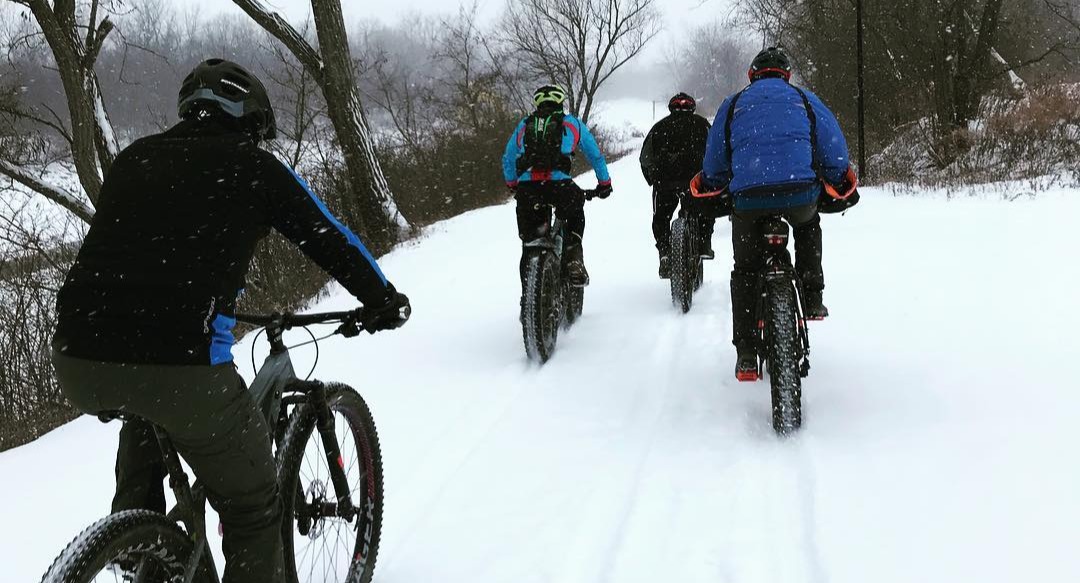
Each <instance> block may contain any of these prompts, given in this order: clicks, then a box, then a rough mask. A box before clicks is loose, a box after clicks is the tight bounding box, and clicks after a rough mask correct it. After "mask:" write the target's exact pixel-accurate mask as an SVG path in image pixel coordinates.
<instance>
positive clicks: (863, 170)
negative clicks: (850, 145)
mask: <svg viewBox="0 0 1080 583" xmlns="http://www.w3.org/2000/svg"><path fill="white" fill-rule="evenodd" d="M855 27H856V29H857V30H856V32H855V38H856V41H855V42H856V43H857V44H858V47H857V48H856V56H855V60H856V62H857V64H856V66H857V68H858V86H859V174H860V175H861V176H860V177H861V178H863V179H866V177H867V176H869V175H870V169H869V168H867V167H866V93H865V92H864V90H863V0H855Z"/></svg>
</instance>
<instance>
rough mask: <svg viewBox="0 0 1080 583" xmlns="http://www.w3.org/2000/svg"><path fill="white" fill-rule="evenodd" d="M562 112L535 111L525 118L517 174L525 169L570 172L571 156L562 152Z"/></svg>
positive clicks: (564, 116)
mask: <svg viewBox="0 0 1080 583" xmlns="http://www.w3.org/2000/svg"><path fill="white" fill-rule="evenodd" d="M565 118H566V114H564V113H562V112H559V111H557V112H553V113H541V112H536V113H533V114H532V115H530V116H529V117H527V118H525V135H524V136H523V140H522V146H523V147H524V149H525V152H524V153H523V154H522V155H521V157H520V158H518V160H517V171H518V174H521V173H523V172H525V171H526V170H535V171H540V172H552V171H555V170H561V171H563V172H565V173H567V174H569V173H570V165H571V162H572V160H571V158H570V156H568V155H566V154H563V153H562V141H563V132H564V130H563V119H565Z"/></svg>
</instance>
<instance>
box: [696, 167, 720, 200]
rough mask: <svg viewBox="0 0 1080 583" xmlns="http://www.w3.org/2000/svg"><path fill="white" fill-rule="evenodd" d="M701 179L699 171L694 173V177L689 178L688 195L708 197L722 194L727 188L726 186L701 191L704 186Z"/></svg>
mask: <svg viewBox="0 0 1080 583" xmlns="http://www.w3.org/2000/svg"><path fill="white" fill-rule="evenodd" d="M703 181H704V179H703V178H702V176H701V172H698V173H697V174H695V175H694V177H693V178H692V179H691V180H690V196H692V197H694V198H710V197H713V196H719V195H721V194H723V193H724V191H725V190H727V188H721V189H720V190H710V191H706V192H702V191H701V190H702V189H703V188H704V185H703Z"/></svg>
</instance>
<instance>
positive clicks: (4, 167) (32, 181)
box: [0, 160, 94, 224]
mask: <svg viewBox="0 0 1080 583" xmlns="http://www.w3.org/2000/svg"><path fill="white" fill-rule="evenodd" d="M0 174H3V175H5V176H7V177H8V178H11V179H12V180H14V181H15V182H18V183H19V184H22V185H23V186H25V187H27V188H29V189H30V190H33V191H34V192H36V193H38V194H40V195H42V196H44V197H45V198H47V199H49V200H51V201H53V202H55V203H56V204H58V205H60V206H62V207H64V208H65V209H67V210H68V211H70V212H71V214H73V215H75V216H76V217H79V218H80V219H82V221H83V222H85V223H87V224H89V223H90V220H91V219H93V218H94V209H92V208H90V207H89V206H88V205H87V204H86V203H85V202H83V201H82V199H80V198H79V196H78V195H77V194H75V193H73V192H70V191H68V190H65V189H63V188H61V187H58V186H54V185H52V184H49V183H47V182H45V181H44V180H41V179H40V178H38V177H37V176H34V175H33V174H32V173H31V172H30V171H28V170H27V169H26V168H23V167H21V166H17V165H15V164H12V163H11V162H9V161H7V160H0Z"/></svg>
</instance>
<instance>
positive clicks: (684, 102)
mask: <svg viewBox="0 0 1080 583" xmlns="http://www.w3.org/2000/svg"><path fill="white" fill-rule="evenodd" d="M667 108H668V111H670V112H672V113H674V112H676V111H689V112H690V113H693V112H694V110H695V109H697V101H695V100H694V98H693V97H691V96H690V95H687V94H686V93H676V94H675V96H674V97H672V98H671V99H670V100H669V101H668V102H667Z"/></svg>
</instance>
